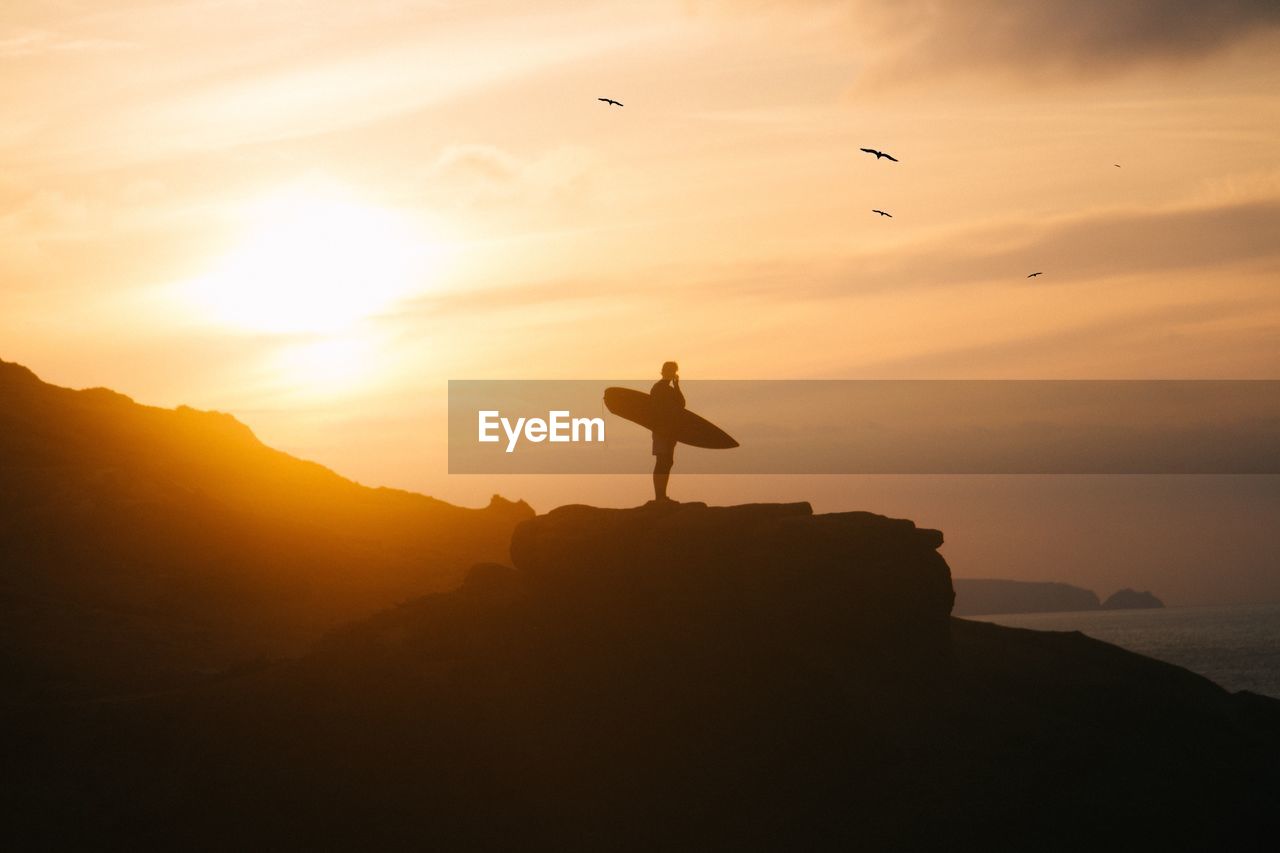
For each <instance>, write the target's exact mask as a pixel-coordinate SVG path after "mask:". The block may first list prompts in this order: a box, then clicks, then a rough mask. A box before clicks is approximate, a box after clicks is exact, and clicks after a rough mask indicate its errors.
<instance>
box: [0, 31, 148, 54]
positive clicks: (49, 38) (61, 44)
mask: <svg viewBox="0 0 1280 853" xmlns="http://www.w3.org/2000/svg"><path fill="white" fill-rule="evenodd" d="M133 46H134V45H133V44H131V43H130V42H127V41H120V40H117V39H109V38H83V37H77V36H72V35H67V34H64V33H58V32H53V31H51V30H40V29H27V30H20V31H17V32H11V33H8V34H4V35H0V60H4V59H26V58H29V57H38V56H48V55H50V54H59V53H84V52H91V51H103V50H124V49H128V48H131V47H133Z"/></svg>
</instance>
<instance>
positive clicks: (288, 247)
mask: <svg viewBox="0 0 1280 853" xmlns="http://www.w3.org/2000/svg"><path fill="white" fill-rule="evenodd" d="M246 218H247V220H248V227H247V229H246V236H245V238H244V240H243V242H242V243H240V245H239V246H237V247H236V248H235V249H233V250H232V251H231V252H230V253H229V254H228V255H227V256H225V257H224V258H223V259H222V260H221V261H220V262H219V263H218V264H217V266H216V267H215V268H214V269H213V270H212V271H211V272H209V273H208V274H207V275H204V276H201V277H200V278H197V279H195V280H194V281H191V282H189V283H188V293H187V295H188V298H189V300H190V301H191V302H192V303H193V304H194V305H195V306H197V308H198V309H199V310H200V311H201V312H203V313H204V314H205V316H206V317H207V318H208V319H211V320H213V321H214V322H216V323H219V324H221V325H225V326H230V327H233V328H237V329H243V330H246V331H260V332H277V333H293V332H309V333H316V332H337V331H342V330H345V329H349V328H350V327H351V326H353V325H354V324H356V323H358V322H359V321H361V320H364V319H367V318H368V317H370V316H373V315H374V314H377V313H379V312H380V311H383V310H385V309H386V308H388V307H389V306H391V305H392V304H393V303H395V302H396V301H397V300H400V299H403V298H404V297H406V296H408V295H409V294H411V293H412V292H413V291H414V290H415V288H416V287H418V286H420V284H421V281H422V278H423V276H424V275H425V274H426V273H428V272H430V269H429V268H430V266H431V263H430V262H431V260H432V258H433V256H434V249H433V247H432V246H431V244H429V243H428V242H427V241H426V240H425V239H424V237H423V235H421V234H419V233H417V231H416V229H415V228H413V227H412V225H411V223H410V222H409V221H408V219H407V218H406V217H404V216H403V215H400V214H397V213H395V212H393V211H391V210H387V209H384V208H379V207H376V206H371V205H366V204H361V203H358V202H354V201H351V200H349V199H346V198H342V197H340V196H338V195H336V194H325V193H317V192H313V191H308V192H289V193H283V194H280V195H277V196H273V197H271V198H268V199H266V200H264V201H262V202H259V203H258V204H255V205H252V206H251V207H250V208H249V211H248V214H247V217H246Z"/></svg>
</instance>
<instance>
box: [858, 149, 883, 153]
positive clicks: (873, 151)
mask: <svg viewBox="0 0 1280 853" xmlns="http://www.w3.org/2000/svg"><path fill="white" fill-rule="evenodd" d="M858 150H859V151H865V152H867V153H868V154H879V153H880V152H879V151H877V150H876V149H874V148H860V149H858Z"/></svg>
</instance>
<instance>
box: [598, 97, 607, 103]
mask: <svg viewBox="0 0 1280 853" xmlns="http://www.w3.org/2000/svg"><path fill="white" fill-rule="evenodd" d="M596 100H597V101H604V102H605V103H606V104H607V103H609V99H608V98H596Z"/></svg>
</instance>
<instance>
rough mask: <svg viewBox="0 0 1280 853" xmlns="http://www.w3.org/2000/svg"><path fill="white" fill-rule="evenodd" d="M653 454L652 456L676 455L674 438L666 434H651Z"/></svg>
mask: <svg viewBox="0 0 1280 853" xmlns="http://www.w3.org/2000/svg"><path fill="white" fill-rule="evenodd" d="M653 455H654V456H670V457H674V456H675V455H676V440H675V439H674V438H668V437H667V436H662V435H658V434H657V433H656V432H655V433H654V434H653Z"/></svg>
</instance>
